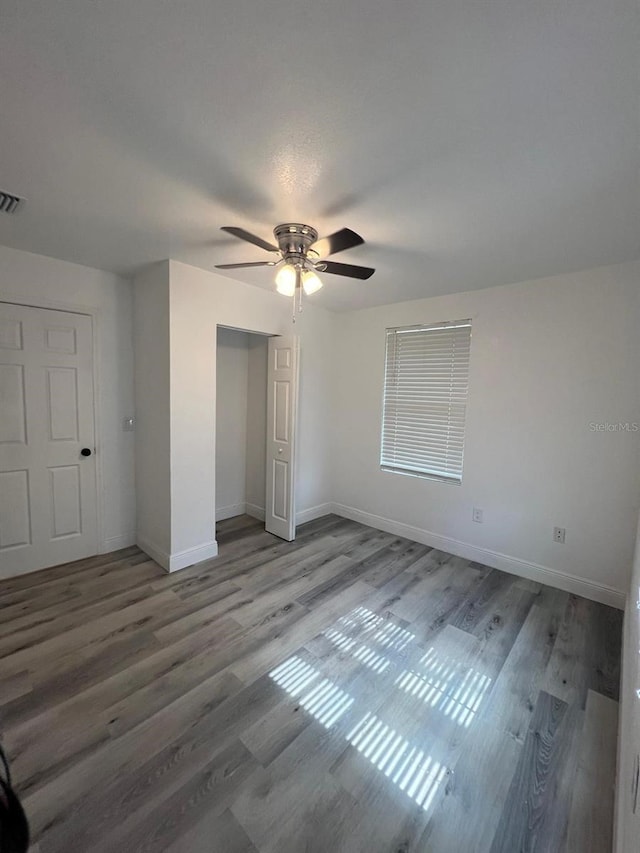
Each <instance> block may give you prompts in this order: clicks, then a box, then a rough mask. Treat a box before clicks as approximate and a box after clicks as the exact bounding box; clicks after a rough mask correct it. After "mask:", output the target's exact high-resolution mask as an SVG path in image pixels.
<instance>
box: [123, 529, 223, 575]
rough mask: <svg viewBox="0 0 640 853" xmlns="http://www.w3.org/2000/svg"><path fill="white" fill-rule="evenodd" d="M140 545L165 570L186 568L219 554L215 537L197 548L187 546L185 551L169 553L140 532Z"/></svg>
mask: <svg viewBox="0 0 640 853" xmlns="http://www.w3.org/2000/svg"><path fill="white" fill-rule="evenodd" d="M137 544H138V547H139V548H140V549H141V550H142V551H144V552H145V554H148V555H149V556H150V557H151V559H153V560H155V561H156V563H157V564H158V565H159V566H161V567H162V568H163V569H164V570H165V572H177V571H178V570H179V569H185V568H186V567H187V566H193V565H195V563H202V561H203V560H209V559H210V558H211V557H217V556H218V543H217V542H216V540H215V539H212V540H211V541H210V542H205V543H204V544H203V545H198V546H196V547H195V548H187V549H186V550H185V551H178V552H177V553H175V554H168V553H167V552H166V551H164V550H163V549H162V548H159V547H158V546H157V545H154V543H153V542H150V541H149V540H148V539H145V537H144V536H141V535H140V534H138V543H137Z"/></svg>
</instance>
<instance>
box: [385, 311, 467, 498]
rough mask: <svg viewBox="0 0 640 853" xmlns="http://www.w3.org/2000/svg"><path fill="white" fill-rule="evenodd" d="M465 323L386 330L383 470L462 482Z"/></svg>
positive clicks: (464, 403) (465, 394) (464, 321)
mask: <svg viewBox="0 0 640 853" xmlns="http://www.w3.org/2000/svg"><path fill="white" fill-rule="evenodd" d="M470 349H471V320H459V321H458V322H455V323H441V324H438V325H436V326H411V327H408V328H402V329H387V350H386V368H385V382H384V403H383V419H382V452H381V457H380V465H381V467H382V468H383V469H384V470H390V471H400V472H404V473H406V474H414V475H418V476H419V475H425V476H429V477H436V478H440V479H444V480H449V481H453V482H458V483H459V482H461V481H462V457H463V451H464V426H465V416H466V408H467V389H468V385H469V353H470Z"/></svg>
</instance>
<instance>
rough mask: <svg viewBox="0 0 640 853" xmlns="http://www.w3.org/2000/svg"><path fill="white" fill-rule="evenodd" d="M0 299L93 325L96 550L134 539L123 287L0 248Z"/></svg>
mask: <svg viewBox="0 0 640 853" xmlns="http://www.w3.org/2000/svg"><path fill="white" fill-rule="evenodd" d="M0 300H6V301H10V302H18V303H22V304H25V305H36V306H41V307H43V308H59V309H63V310H68V311H78V312H83V311H84V312H87V313H91V314H93V316H94V318H95V320H96V325H95V327H96V340H95V345H96V356H97V372H98V383H99V385H98V388H99V392H98V395H97V402H98V422H97V424H96V426H97V434H98V439H99V446H98V453H97V466H98V474H99V494H98V513H99V531H100V550H101V551H103V552H106V551H112V550H114V549H117V548H122V547H125V546H126V545H131V544H133V542H134V541H135V527H136V521H135V485H134V471H133V454H134V434H133V433H131V432H124V431H123V429H122V422H123V420H124V418H126V417H131V416H132V415H133V413H134V390H133V346H132V333H131V326H132V295H131V283H130V282H129V281H127V280H125V279H123V278H120V277H118V276H116V275H113V274H112V273H108V272H102V271H101V270H96V269H91V268H89V267H83V266H79V265H78V264H70V263H67V262H66V261H58V260H55V259H53V258H47V257H44V256H42V255H33V254H31V253H29V252H22V251H18V250H17V249H8V248H6V247H5V246H0Z"/></svg>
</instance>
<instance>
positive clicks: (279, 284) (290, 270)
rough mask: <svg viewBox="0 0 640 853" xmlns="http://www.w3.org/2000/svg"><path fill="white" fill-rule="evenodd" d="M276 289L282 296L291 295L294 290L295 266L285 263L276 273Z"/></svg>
mask: <svg viewBox="0 0 640 853" xmlns="http://www.w3.org/2000/svg"><path fill="white" fill-rule="evenodd" d="M276 290H277V291H278V293H281V294H282V295H283V296H293V294H294V293H295V292H296V268H295V267H294V266H293V264H285V265H284V266H283V267H281V268H280V270H279V271H278V274H277V275H276Z"/></svg>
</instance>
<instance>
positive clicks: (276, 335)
mask: <svg viewBox="0 0 640 853" xmlns="http://www.w3.org/2000/svg"><path fill="white" fill-rule="evenodd" d="M218 329H228V330H229V331H232V332H243V333H244V334H247V335H257V336H258V337H260V338H264V339H265V341H268V340H269V338H280V337H282V335H283V334H284V333H283V332H261V331H258V330H257V329H247V328H245V327H244V326H230V325H229V324H228V323H218V322H216V324H215V346H214V353H215V364H216V371H214V374H215V373H216V372H217V366H218ZM217 412H218V382H217V378H216V381H215V400H214V418H213V422H214V433H213V459H214V462H215V458H216V452H217V449H218V433H217V430H216V418H217ZM266 438H267V433H266V431H265V449H266ZM217 493H218V470H217V467H216V468H215V474H214V480H213V519H214V521H213V523H214V531H215V532H214V537H217V535H218V534H217V530H218V521H217V520H216V517H215V516H216V500H217ZM264 502H265V506H264V512H263V514H262V517H261V518H259V519H258V520H259V521H262V522H263V524H264V522H265V515H266V509H267V490H266V484H265V494H264ZM256 517H257V516H256ZM216 541H217V539H216Z"/></svg>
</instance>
